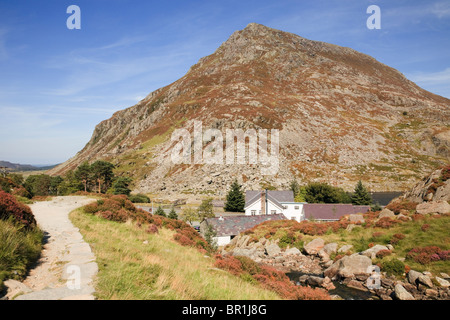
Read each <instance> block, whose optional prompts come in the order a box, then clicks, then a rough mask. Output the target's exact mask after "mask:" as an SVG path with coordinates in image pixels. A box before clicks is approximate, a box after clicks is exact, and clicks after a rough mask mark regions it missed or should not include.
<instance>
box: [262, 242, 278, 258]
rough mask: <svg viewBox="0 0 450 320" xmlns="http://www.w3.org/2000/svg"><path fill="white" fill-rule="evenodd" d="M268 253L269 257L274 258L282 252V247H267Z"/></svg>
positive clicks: (270, 245) (274, 245)
mask: <svg viewBox="0 0 450 320" xmlns="http://www.w3.org/2000/svg"><path fill="white" fill-rule="evenodd" d="M265 248H266V253H267V255H268V256H269V257H274V256H276V255H278V254H279V253H280V252H281V249H280V247H279V246H278V245H277V244H276V243H271V244H269V245H266V247H265Z"/></svg>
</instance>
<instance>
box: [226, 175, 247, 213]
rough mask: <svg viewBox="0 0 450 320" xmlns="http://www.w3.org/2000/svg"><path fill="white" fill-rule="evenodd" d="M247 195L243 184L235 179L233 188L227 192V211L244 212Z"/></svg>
mask: <svg viewBox="0 0 450 320" xmlns="http://www.w3.org/2000/svg"><path fill="white" fill-rule="evenodd" d="M244 206H245V196H244V192H243V191H242V190H241V185H240V184H239V183H238V182H237V180H234V182H233V183H232V184H231V189H230V191H229V192H228V194H227V202H226V203H225V211H230V212H244Z"/></svg>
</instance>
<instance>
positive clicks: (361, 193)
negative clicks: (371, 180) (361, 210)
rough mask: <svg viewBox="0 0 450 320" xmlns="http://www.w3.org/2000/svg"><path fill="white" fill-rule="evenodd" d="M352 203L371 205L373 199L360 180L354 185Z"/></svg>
mask: <svg viewBox="0 0 450 320" xmlns="http://www.w3.org/2000/svg"><path fill="white" fill-rule="evenodd" d="M351 199H352V203H353V204H355V205H371V204H372V202H373V200H372V197H371V196H370V193H369V191H368V190H367V189H366V187H365V186H364V185H363V183H362V182H361V180H359V181H358V183H357V184H356V187H355V192H354V193H353V195H352V196H351Z"/></svg>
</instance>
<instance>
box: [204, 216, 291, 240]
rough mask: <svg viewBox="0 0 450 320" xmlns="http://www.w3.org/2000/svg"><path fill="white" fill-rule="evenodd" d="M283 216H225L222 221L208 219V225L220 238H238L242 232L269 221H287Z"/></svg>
mask: <svg viewBox="0 0 450 320" xmlns="http://www.w3.org/2000/svg"><path fill="white" fill-rule="evenodd" d="M285 219H286V217H285V216H284V215H283V214H269V215H259V216H245V215H236V216H225V217H223V220H222V221H221V220H220V218H208V219H206V223H207V224H208V225H211V226H212V227H213V228H214V230H215V231H216V233H217V236H218V237H222V236H236V235H238V234H239V233H241V232H244V231H246V230H248V229H251V228H253V227H254V226H256V225H258V224H260V223H263V222H264V221H268V220H285Z"/></svg>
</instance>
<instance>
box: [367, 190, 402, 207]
mask: <svg viewBox="0 0 450 320" xmlns="http://www.w3.org/2000/svg"><path fill="white" fill-rule="evenodd" d="M402 194H403V192H399V191H397V192H395V191H387V192H371V193H370V195H371V196H372V199H373V203H374V204H376V203H378V204H379V205H380V206H387V205H388V204H389V202H391V200H392V199H395V198H397V197H399V196H401V195H402Z"/></svg>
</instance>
